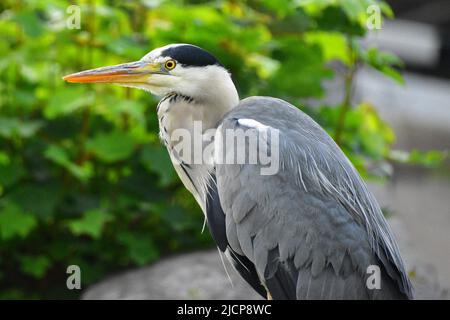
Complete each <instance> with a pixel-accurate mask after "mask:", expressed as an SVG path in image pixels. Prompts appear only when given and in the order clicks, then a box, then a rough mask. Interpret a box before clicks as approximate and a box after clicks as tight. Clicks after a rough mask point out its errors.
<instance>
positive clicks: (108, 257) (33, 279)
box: [0, 0, 450, 299]
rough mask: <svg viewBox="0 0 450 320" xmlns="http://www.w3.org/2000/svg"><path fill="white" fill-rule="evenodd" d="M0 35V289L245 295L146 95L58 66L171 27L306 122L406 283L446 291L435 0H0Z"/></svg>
mask: <svg viewBox="0 0 450 320" xmlns="http://www.w3.org/2000/svg"><path fill="white" fill-rule="evenodd" d="M0 39H1V41H0V298H1V299H22V298H31V299H39V298H62V299H70V298H80V297H84V298H254V297H255V296H253V295H252V294H251V293H250V292H249V291H248V289H247V288H246V287H245V286H244V285H242V283H240V282H239V280H238V279H237V278H236V277H235V276H234V275H232V278H233V279H234V283H235V285H234V288H232V287H231V285H230V283H229V281H228V279H227V276H226V273H225V271H224V268H223V266H222V264H221V262H220V258H219V255H218V253H217V251H216V250H212V251H209V250H211V249H212V248H214V246H213V242H212V239H211V237H210V235H209V233H208V232H204V233H202V232H201V230H202V225H203V214H202V213H201V211H200V209H199V208H198V207H197V205H196V203H195V202H194V200H193V198H192V197H191V196H190V194H189V193H188V192H187V191H186V190H185V189H184V188H183V187H182V186H181V183H180V181H179V180H178V178H177V177H176V174H175V172H174V170H173V169H172V166H171V164H170V161H169V158H168V156H167V155H166V151H165V150H164V149H163V147H162V146H161V145H160V143H159V141H158V125H157V117H156V111H155V108H156V104H157V101H156V100H155V99H154V98H153V97H151V96H150V95H149V94H148V93H145V92H143V91H138V90H135V89H126V88H121V87H115V86H111V85H96V86H81V85H73V84H72V85H68V84H66V83H64V82H63V81H62V80H61V77H62V76H63V75H65V74H68V73H72V72H76V71H80V70H84V69H89V68H94V67H99V66H104V65H111V64H116V63H122V62H127V61H134V60H138V59H140V58H141V57H142V56H143V55H144V54H146V53H147V52H149V51H151V50H152V49H153V48H155V47H159V46H162V45H166V44H169V43H179V42H185V43H192V44H196V45H199V46H201V47H203V48H205V49H207V50H209V51H211V52H212V53H214V54H215V55H216V56H217V57H218V58H219V60H221V62H222V63H223V64H224V65H225V66H227V67H228V68H229V70H230V71H231V73H232V75H233V79H234V81H235V83H236V85H237V87H238V91H239V93H240V96H241V97H246V96H250V95H270V96H275V97H279V98H283V99H285V100H287V101H289V102H291V103H293V104H295V105H296V106H298V107H299V108H301V109H302V110H303V111H305V112H307V113H308V114H310V115H311V116H312V117H313V118H314V119H315V120H316V121H318V122H319V123H320V124H321V125H322V126H323V127H324V128H325V129H326V130H327V131H328V132H329V133H330V135H331V136H333V138H334V139H335V140H336V142H337V143H338V144H339V145H340V146H341V148H342V149H343V150H344V151H345V153H346V154H347V156H348V157H349V158H350V159H351V161H352V162H353V163H354V165H355V166H356V168H357V169H358V171H359V172H360V173H361V175H362V176H363V177H364V178H365V179H366V180H367V181H368V182H369V184H370V187H371V189H372V190H373V192H374V193H375V195H376V196H377V199H378V200H379V201H380V203H381V204H382V207H383V211H384V213H385V214H386V216H387V217H388V221H389V223H390V224H391V225H392V227H393V229H394V233H395V235H396V237H397V238H398V239H399V243H400V247H401V251H402V253H403V255H404V258H405V260H406V264H407V267H408V271H409V274H410V276H411V278H412V279H413V281H414V283H415V285H416V287H417V288H418V291H419V297H421V298H447V299H448V298H449V291H448V288H450V232H449V230H450V197H449V195H450V165H449V161H448V158H447V157H446V156H447V150H448V149H449V148H450V80H449V78H450V2H449V1H444V0H441V1H439V0H436V1H426V0H414V1H410V0H392V1H387V2H380V1H375V0H342V1H336V0H317V1H316V0H309V1H302V0H297V1H271V0H262V1H251V0H248V1H237V0H234V1H232V0H216V1H202V0H192V1H164V0H140V1H118V0H116V1H115V0H92V1H63V0H50V1H31V0H30V1H26V0H15V1H12V0H3V1H2V2H1V4H0ZM205 250H206V251H205ZM181 253H183V255H181V256H179V255H178V254H181ZM70 265H76V266H79V267H80V270H81V290H77V289H74V290H69V289H68V287H67V285H66V280H67V277H68V276H70V274H68V273H67V268H68V266H70ZM228 269H229V270H230V269H231V267H228ZM123 272H125V273H123ZM229 272H230V273H232V271H229ZM179 283H183V284H184V285H183V287H182V288H180V287H179ZM246 290H247V291H246Z"/></svg>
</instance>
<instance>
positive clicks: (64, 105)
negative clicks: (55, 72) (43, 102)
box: [44, 87, 94, 119]
mask: <svg viewBox="0 0 450 320" xmlns="http://www.w3.org/2000/svg"><path fill="white" fill-rule="evenodd" d="M93 101H94V95H93V93H92V92H87V90H86V89H83V88H79V89H75V88H68V87H61V88H59V89H58V90H57V91H56V92H55V93H54V94H53V95H52V96H51V98H50V101H49V103H48V104H47V106H46V107H45V109H44V115H45V116H46V117H47V118H48V119H54V118H56V117H58V116H62V115H66V114H70V113H72V112H75V111H76V110H79V109H80V108H82V107H86V106H88V105H90V104H92V103H93Z"/></svg>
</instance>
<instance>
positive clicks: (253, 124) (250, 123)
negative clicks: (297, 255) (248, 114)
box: [238, 119, 270, 131]
mask: <svg viewBox="0 0 450 320" xmlns="http://www.w3.org/2000/svg"><path fill="white" fill-rule="evenodd" d="M238 123H239V124H240V125H241V126H244V127H248V128H254V129H257V130H259V131H266V130H268V129H270V126H266V125H265V124H262V123H261V122H258V121H256V120H254V119H238Z"/></svg>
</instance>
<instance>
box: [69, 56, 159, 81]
mask: <svg viewBox="0 0 450 320" xmlns="http://www.w3.org/2000/svg"><path fill="white" fill-rule="evenodd" d="M152 74H165V72H164V69H162V67H161V65H160V64H158V63H149V62H147V61H136V62H130V63H123V64H118V65H115V66H110V67H102V68H97V69H91V70H86V71H81V72H77V73H73V74H69V75H67V76H64V77H63V79H64V80H65V81H67V82H72V83H98V82H101V83H119V84H120V83H145V82H146V81H147V79H148V78H149V77H150V76H151V75H152Z"/></svg>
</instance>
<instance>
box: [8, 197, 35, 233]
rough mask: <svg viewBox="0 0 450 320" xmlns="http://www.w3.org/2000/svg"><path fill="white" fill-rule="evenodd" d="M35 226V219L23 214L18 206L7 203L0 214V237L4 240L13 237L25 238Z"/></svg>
mask: <svg viewBox="0 0 450 320" xmlns="http://www.w3.org/2000/svg"><path fill="white" fill-rule="evenodd" d="M36 225H37V222H36V218H35V217H33V216H32V215H30V214H29V213H26V212H23V211H22V210H21V209H20V208H19V206H17V205H15V204H13V203H10V202H7V203H4V204H3V206H2V208H1V212H0V235H1V238H2V239H4V240H9V239H11V238H14V237H15V236H19V237H21V238H25V237H26V236H27V235H28V234H29V233H30V232H31V231H32V230H33V229H34V228H35V227H36Z"/></svg>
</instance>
